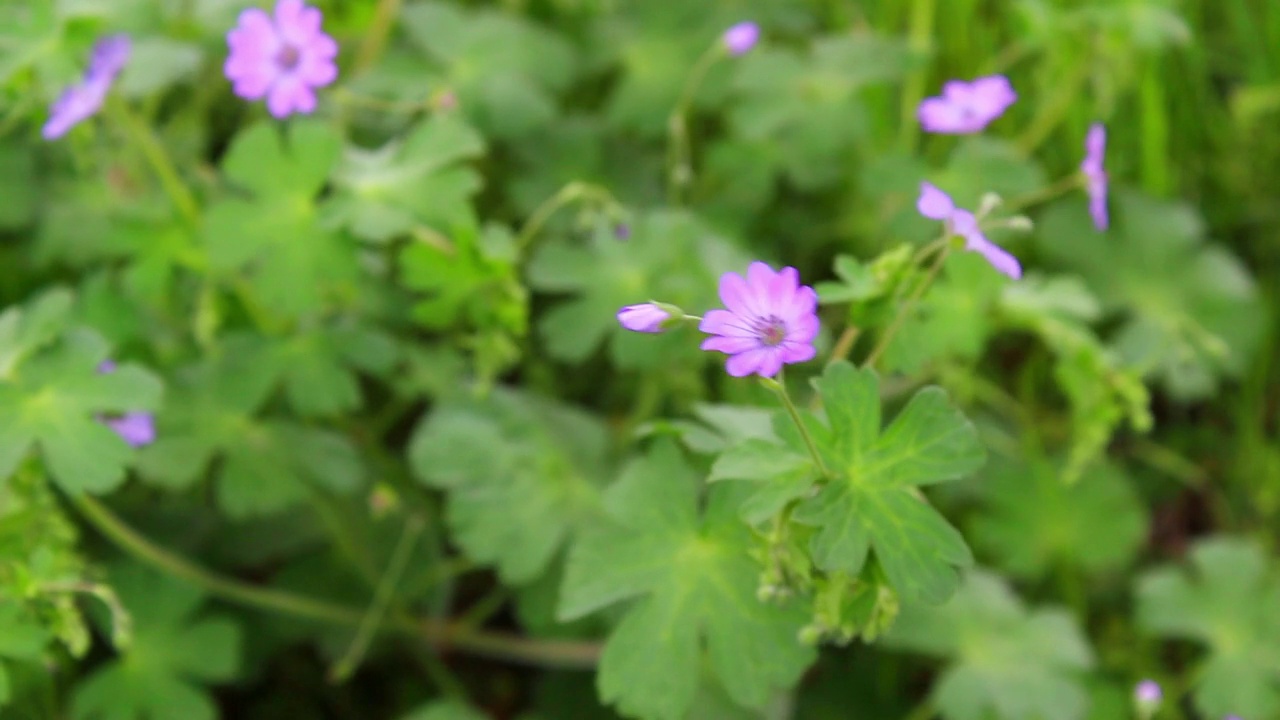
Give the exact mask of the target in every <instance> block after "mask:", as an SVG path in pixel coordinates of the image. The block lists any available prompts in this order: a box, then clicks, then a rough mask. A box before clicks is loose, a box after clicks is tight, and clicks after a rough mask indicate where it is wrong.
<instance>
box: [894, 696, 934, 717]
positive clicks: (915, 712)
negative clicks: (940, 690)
mask: <svg viewBox="0 0 1280 720" xmlns="http://www.w3.org/2000/svg"><path fill="white" fill-rule="evenodd" d="M937 714H938V711H937V709H936V708H934V707H933V698H931V697H927V698H925V699H924V700H921V701H920V704H919V705H916V706H915V707H914V708H911V712H909V713H907V714H906V715H904V716H903V718H902V720H931V718H933V717H934V716H935V715H937Z"/></svg>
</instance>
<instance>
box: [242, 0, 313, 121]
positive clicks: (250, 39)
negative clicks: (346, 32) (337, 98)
mask: <svg viewBox="0 0 1280 720" xmlns="http://www.w3.org/2000/svg"><path fill="white" fill-rule="evenodd" d="M322 19H323V15H322V14H321V13H320V10H318V9H316V8H313V7H309V6H307V5H306V4H304V3H303V2H302V0H279V2H277V3H276V9H275V16H274V18H273V17H272V16H271V15H268V14H267V13H266V11H265V10H262V9H260V8H249V9H247V10H245V11H243V12H241V13H240V19H239V21H238V23H237V25H236V27H235V29H234V30H232V31H231V32H229V33H227V45H228V46H229V47H230V48H231V54H230V55H228V56H227V62H226V65H225V66H224V67H223V70H224V71H225V72H226V75H227V79H228V80H230V81H231V83H232V88H233V89H234V90H235V93H236V95H239V96H240V97H242V98H244V99H246V100H258V99H261V98H264V97H265V98H266V99H267V110H268V111H270V112H271V114H272V115H274V116H275V117H277V118H283V117H287V116H288V115H290V114H291V113H295V112H297V113H309V112H311V111H312V110H315V109H316V95H315V91H314V88H318V87H323V86H325V85H328V84H329V83H331V82H333V81H334V79H336V78H337V77H338V67H337V65H335V64H334V58H335V57H337V55H338V44H337V43H336V42H334V40H333V38H331V37H329V36H328V35H326V34H324V32H323V31H322V30H321V29H320V22H321V20H322Z"/></svg>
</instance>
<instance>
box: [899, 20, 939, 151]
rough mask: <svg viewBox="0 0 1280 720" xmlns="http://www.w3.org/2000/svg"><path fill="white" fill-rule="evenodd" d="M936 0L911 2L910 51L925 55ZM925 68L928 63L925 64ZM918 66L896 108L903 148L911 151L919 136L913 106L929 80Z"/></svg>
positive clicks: (919, 98) (931, 32) (921, 95)
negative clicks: (899, 104)
mask: <svg viewBox="0 0 1280 720" xmlns="http://www.w3.org/2000/svg"><path fill="white" fill-rule="evenodd" d="M935 2H936V0H914V2H912V3H911V20H910V29H909V30H908V38H907V43H908V44H909V46H910V48H911V51H912V52H913V53H916V54H924V53H925V52H926V51H927V50H928V49H929V45H930V42H931V40H932V38H933V24H934V23H933V21H934V15H935V14H936V12H935V10H936V7H935V4H934V3H935ZM925 68H927V66H925ZM925 68H921V69H920V70H919V71H917V72H915V73H912V75H911V77H910V78H909V79H908V80H907V82H906V85H905V86H904V87H903V89H902V106H901V108H900V110H899V112H900V113H901V115H900V122H901V133H902V134H901V136H900V138H899V139H900V144H901V146H902V148H903V149H904V150H908V151H910V150H913V149H915V146H916V141H917V139H918V138H919V136H920V127H919V123H917V122H916V121H915V117H916V108H917V107H918V106H919V105H920V101H921V100H923V99H924V91H925V83H926V82H927V81H928V79H929V76H928V70H927V69H925Z"/></svg>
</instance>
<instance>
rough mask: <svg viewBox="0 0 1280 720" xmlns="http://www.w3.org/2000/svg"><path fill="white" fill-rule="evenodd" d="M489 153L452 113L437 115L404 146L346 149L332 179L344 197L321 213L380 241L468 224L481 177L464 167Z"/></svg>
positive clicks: (482, 143)
mask: <svg viewBox="0 0 1280 720" xmlns="http://www.w3.org/2000/svg"><path fill="white" fill-rule="evenodd" d="M484 149H485V147H484V139H483V138H482V137H481V136H480V135H479V134H477V133H476V131H475V130H473V129H472V128H471V127H470V126H469V125H467V124H466V123H464V122H463V121H462V120H461V119H459V118H457V117H453V116H450V115H436V116H433V117H432V118H431V119H430V120H427V121H426V122H423V123H422V124H421V125H419V126H418V127H416V128H415V129H414V130H412V131H411V132H410V133H409V134H408V136H407V137H405V138H404V140H403V141H394V142H392V143H389V144H387V145H385V146H383V147H381V148H379V149H377V150H372V151H370V150H362V149H359V148H348V149H347V151H346V153H345V154H344V156H343V160H342V162H341V164H340V165H339V166H338V168H337V170H336V171H335V172H334V178H333V179H334V184H335V185H336V186H337V187H338V188H339V189H340V190H341V192H340V193H339V194H337V195H335V196H334V197H333V198H331V199H330V200H328V201H327V203H326V206H325V208H324V210H323V212H324V214H325V216H326V219H327V220H328V221H330V222H335V223H337V224H339V225H341V226H343V227H347V228H348V229H350V230H351V232H352V233H354V234H355V235H357V236H358V237H360V238H362V239H364V240H370V241H374V242H385V241H387V240H390V239H391V238H393V237H396V236H400V235H404V234H406V233H408V232H409V231H411V230H412V229H413V228H415V227H416V226H418V225H425V226H427V227H430V228H433V229H435V230H437V231H443V230H446V229H448V228H449V227H451V226H454V225H459V224H462V223H465V222H466V221H468V220H469V219H470V217H471V214H472V210H471V208H470V205H469V203H470V200H471V197H472V196H473V195H474V194H475V193H476V192H478V191H479V190H480V186H481V178H480V175H479V174H478V173H477V172H475V171H474V170H472V169H471V168H469V167H466V166H465V165H462V164H461V162H463V161H466V160H469V159H472V158H476V157H479V156H480V155H481V154H482V153H483V152H484Z"/></svg>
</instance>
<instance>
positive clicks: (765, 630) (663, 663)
mask: <svg viewBox="0 0 1280 720" xmlns="http://www.w3.org/2000/svg"><path fill="white" fill-rule="evenodd" d="M737 500H738V499H737V498H734V497H733V492H732V488H730V487H729V486H715V487H714V488H713V489H712V490H711V492H710V494H709V496H708V501H707V506H706V510H705V512H703V513H701V517H700V513H699V512H698V501H697V482H696V477H695V476H694V475H693V473H692V471H691V470H690V468H689V467H688V465H687V464H686V463H685V461H684V459H683V458H682V457H681V456H680V452H679V450H677V449H676V447H675V446H674V445H673V444H671V443H670V442H660V443H659V444H657V445H655V446H654V448H653V449H652V450H650V451H649V452H648V453H647V454H646V455H644V456H643V457H641V458H639V459H637V460H635V461H633V462H632V463H631V464H630V465H628V467H627V468H626V470H625V471H624V472H623V475H622V477H621V478H620V479H619V480H618V482H617V484H615V485H614V486H613V487H611V488H610V489H609V490H608V492H607V493H606V497H605V507H606V510H607V513H608V520H607V521H605V522H603V523H601V524H599V525H598V526H595V527H593V528H591V529H590V530H589V531H586V532H584V533H583V534H582V536H581V537H579V539H578V540H577V541H576V542H575V543H574V545H573V549H572V551H571V552H570V555H569V566H568V571H567V573H566V576H565V582H564V587H563V589H562V592H561V599H560V616H561V618H563V619H566V620H570V619H574V618H578V617H581V616H583V615H586V614H588V613H591V612H594V611H597V610H600V609H602V608H604V607H607V606H609V605H613V604H614V603H617V602H620V601H622V600H627V599H631V598H636V601H635V602H634V603H633V604H631V605H630V606H629V607H628V609H627V611H626V615H625V616H624V617H623V619H622V622H621V623H620V624H619V625H618V626H617V627H616V628H615V629H614V631H613V633H612V634H611V635H610V637H609V639H608V641H607V642H606V643H605V648H604V653H603V655H602V656H601V660H600V670H599V676H598V679H597V683H598V688H599V690H600V695H601V697H602V698H603V699H604V700H605V701H606V702H610V703H613V704H616V705H617V707H618V709H619V711H620V712H622V713H624V714H627V715H633V716H639V717H645V718H655V719H656V720H668V719H669V720H678V719H679V718H684V717H685V715H686V713H687V712H688V710H689V707H690V705H691V703H692V702H693V699H694V695H695V693H696V692H697V689H698V679H699V675H700V668H701V667H702V664H703V662H704V660H705V662H707V663H708V664H709V666H710V671H711V673H712V675H713V676H714V677H715V679H716V680H717V681H718V682H719V683H720V684H721V685H722V686H723V687H724V689H725V690H726V691H727V693H728V694H729V696H730V697H731V698H732V699H733V700H734V701H735V702H737V703H738V704H740V705H744V706H748V707H759V706H761V705H763V704H764V703H765V702H766V701H767V700H768V699H769V697H770V693H771V692H772V691H773V690H775V689H778V688H786V687H790V686H791V685H792V684H793V683H795V682H796V681H797V680H798V679H799V676H800V673H801V672H803V671H804V669H805V668H806V667H807V666H808V665H809V664H810V663H811V662H812V661H813V658H814V653H813V650H812V648H809V647H806V646H803V645H801V644H800V643H799V641H798V639H797V633H798V631H799V630H800V628H801V626H802V625H803V624H804V621H805V617H804V614H803V611H802V610H801V608H800V607H798V606H797V605H791V606H788V607H779V606H775V605H768V604H764V603H762V602H760V601H759V600H757V599H756V584H757V578H758V575H759V571H760V568H759V567H758V566H757V564H756V563H755V562H754V561H753V560H752V559H751V557H750V556H749V554H748V551H749V549H750V547H751V544H752V542H751V535H750V533H749V531H748V529H747V527H746V526H745V525H743V524H742V523H741V522H740V521H739V520H738V518H737V516H736V514H735V510H736V507H737V505H738V501H737Z"/></svg>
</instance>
